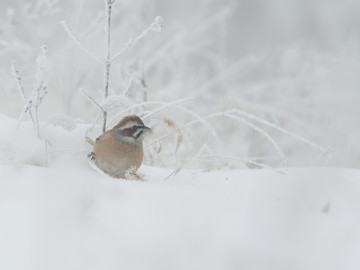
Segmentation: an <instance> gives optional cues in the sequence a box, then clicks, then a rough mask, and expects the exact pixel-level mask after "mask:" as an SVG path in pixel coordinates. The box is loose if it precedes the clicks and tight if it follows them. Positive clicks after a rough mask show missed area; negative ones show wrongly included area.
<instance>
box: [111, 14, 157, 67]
mask: <svg viewBox="0 0 360 270" xmlns="http://www.w3.org/2000/svg"><path fill="white" fill-rule="evenodd" d="M162 21H163V19H162V17H160V16H157V17H155V19H154V21H153V22H152V23H151V24H150V26H149V27H148V28H146V29H145V30H144V31H142V32H141V33H140V35H138V36H137V37H135V38H131V39H129V41H128V42H126V43H125V45H124V46H123V47H122V48H121V49H120V50H119V51H118V52H117V53H116V54H115V55H114V56H113V57H112V58H111V60H110V61H111V62H113V61H115V60H116V59H118V58H119V57H120V56H121V55H122V54H123V53H124V52H126V51H127V50H128V49H129V48H130V47H131V46H135V45H136V44H138V43H139V42H140V41H141V40H143V39H144V38H145V37H146V36H147V35H148V34H149V32H151V31H153V32H160V31H161V30H162V27H163V26H162Z"/></svg>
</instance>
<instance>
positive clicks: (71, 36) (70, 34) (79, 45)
mask: <svg viewBox="0 0 360 270" xmlns="http://www.w3.org/2000/svg"><path fill="white" fill-rule="evenodd" d="M60 23H61V25H62V26H63V27H64V29H65V31H66V33H67V34H68V35H69V37H70V38H71V39H72V40H73V41H74V43H75V44H76V45H77V46H78V47H79V48H80V49H81V50H83V51H84V52H85V53H87V54H88V55H89V56H90V57H92V58H93V59H95V60H96V61H98V62H100V63H103V61H102V60H101V59H100V58H98V57H97V56H96V55H94V54H93V53H91V52H90V51H89V50H88V49H87V48H86V47H85V46H84V45H83V44H82V43H81V41H80V40H79V39H78V38H77V37H76V36H75V34H74V33H73V31H72V30H71V29H70V28H69V26H68V25H67V23H66V21H61V22H60Z"/></svg>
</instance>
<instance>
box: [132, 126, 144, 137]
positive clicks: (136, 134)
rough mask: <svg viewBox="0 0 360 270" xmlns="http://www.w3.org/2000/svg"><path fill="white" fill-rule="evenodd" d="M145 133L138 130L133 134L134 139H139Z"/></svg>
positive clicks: (140, 129)
mask: <svg viewBox="0 0 360 270" xmlns="http://www.w3.org/2000/svg"><path fill="white" fill-rule="evenodd" d="M142 132H143V131H142V128H138V129H137V130H136V131H135V132H134V133H133V135H132V136H133V138H136V139H137V138H138V137H139V135H140V133H142Z"/></svg>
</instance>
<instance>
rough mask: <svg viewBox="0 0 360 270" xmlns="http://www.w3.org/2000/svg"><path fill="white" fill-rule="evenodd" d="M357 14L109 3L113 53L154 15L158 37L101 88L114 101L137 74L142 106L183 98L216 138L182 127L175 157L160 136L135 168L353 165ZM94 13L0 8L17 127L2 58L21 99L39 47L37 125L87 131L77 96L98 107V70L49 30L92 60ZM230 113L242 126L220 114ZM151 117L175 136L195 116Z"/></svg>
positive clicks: (126, 103)
mask: <svg viewBox="0 0 360 270" xmlns="http://www.w3.org/2000/svg"><path fill="white" fill-rule="evenodd" d="M358 14H360V3H359V2H357V1H353V0H343V1H335V0H330V1H325V0H316V1H311V0H272V1H268V0H233V1H232V0H199V1H190V0H184V1H169V0H151V1H150V0H147V1H144V0H133V1H127V0H123V1H120V0H119V1H118V2H117V4H116V8H115V10H114V12H113V21H112V45H111V49H112V51H113V52H114V53H115V52H116V51H118V50H119V49H120V48H121V47H122V46H123V45H124V44H125V43H126V42H127V41H128V40H129V38H132V37H135V36H137V35H138V34H139V33H140V32H141V31H142V30H143V29H145V28H146V27H148V26H149V24H150V23H151V22H152V21H153V19H154V18H155V17H156V16H158V15H159V16H162V17H163V19H164V22H163V24H164V29H163V31H162V32H160V33H152V34H151V35H149V36H148V37H147V38H146V39H145V40H143V41H142V42H141V43H140V44H139V45H137V46H135V47H133V48H131V49H129V50H128V51H127V53H126V54H125V55H124V56H122V57H120V58H119V60H118V61H116V62H115V63H114V64H113V65H112V69H111V75H110V77H111V78H110V80H111V81H110V88H111V89H110V90H111V93H113V94H121V93H122V92H123V91H124V90H125V89H126V86H127V85H128V82H129V80H130V79H131V78H139V76H140V77H141V78H144V79H145V83H146V86H147V89H148V97H147V98H148V101H161V102H169V103H171V102H174V101H177V100H179V99H183V98H194V100H191V101H187V102H184V103H182V104H181V106H183V107H184V108H186V109H188V110H190V111H192V112H195V113H196V114H198V115H200V116H209V115H211V114H214V113H219V112H220V113H219V114H218V117H211V118H208V119H207V120H208V121H209V123H210V124H211V125H212V126H213V127H214V130H215V132H216V136H213V132H212V130H211V128H209V126H207V125H190V126H187V127H186V128H183V129H182V131H181V132H182V135H183V136H184V142H183V143H182V145H181V147H180V148H179V151H178V153H177V156H176V157H174V148H175V146H174V138H169V142H168V144H165V143H164V145H162V147H161V151H160V153H159V154H156V152H159V149H160V145H153V146H152V147H149V151H148V153H150V154H151V155H152V156H149V157H148V159H147V161H146V163H147V164H151V165H158V166H159V165H165V166H183V167H185V166H189V164H190V163H191V165H192V166H193V167H214V166H222V165H223V166H228V167H237V165H238V164H237V163H236V162H235V161H236V158H235V157H241V158H245V159H247V160H252V161H257V162H261V163H264V164H268V165H271V166H280V165H285V166H336V167H357V168H359V164H360V163H359V161H360V143H359V139H358V138H359V137H360V125H359V124H358V119H357V116H358V115H360V106H359V102H360V92H359V86H360V76H359V71H360V61H359V60H360V53H359V45H360V28H359V27H358V26H359V23H360V18H359V16H358ZM103 16H104V3H103V1H100V0H92V1H89V0H87V1H85V0H78V1H70V0H61V1H56V0H39V1H32V2H29V1H22V0H16V1H13V0H3V1H1V2H0V112H1V113H5V114H7V115H9V116H11V117H13V118H18V117H19V115H20V112H21V110H22V107H23V103H22V101H21V98H20V95H19V91H18V90H17V84H16V80H15V78H14V76H13V75H12V73H11V63H12V61H13V60H15V61H16V65H17V67H18V68H19V70H20V71H21V73H22V74H23V83H24V86H25V91H26V92H27V93H28V95H30V93H31V91H32V88H33V85H34V81H35V72H36V57H37V56H38V55H39V53H40V48H41V46H42V44H46V46H47V48H48V55H49V68H48V70H47V78H48V95H47V96H46V98H45V100H44V102H43V104H42V105H41V107H40V109H39V117H40V120H41V121H43V122H42V128H44V127H45V126H46V124H47V123H51V122H53V123H54V122H56V121H59V120H56V119H68V120H66V121H70V122H71V120H69V119H81V121H85V122H88V123H92V122H93V121H94V120H95V118H96V115H97V113H98V109H97V108H96V107H95V106H94V105H93V104H91V103H89V102H88V100H86V99H85V98H84V96H82V95H81V94H80V93H79V91H78V89H79V88H83V89H84V90H85V91H86V92H87V93H89V94H90V95H91V96H93V97H94V99H96V100H99V101H101V98H102V94H101V93H100V91H99V89H101V88H102V87H103V67H102V66H101V65H100V64H99V63H98V62H96V61H94V60H93V59H92V58H91V57H89V56H88V55H87V54H85V53H84V52H83V51H82V50H81V49H79V48H78V47H77V46H76V45H75V44H74V42H73V41H72V40H71V39H70V38H69V36H68V35H67V33H66V32H65V31H64V29H63V27H62V26H61V24H60V21H63V20H66V22H67V24H68V25H69V27H70V28H71V29H72V30H73V32H74V33H75V34H76V35H77V36H78V37H79V38H80V39H81V41H82V42H83V44H84V45H85V46H86V47H87V48H88V49H89V50H90V51H92V52H93V53H94V54H95V55H96V56H98V57H102V58H103V57H104V24H103V20H104V17H103ZM142 87H143V85H142V84H141V82H139V81H136V80H135V82H134V83H133V84H132V86H131V89H130V91H129V98H127V99H124V100H123V104H120V106H119V108H118V111H120V112H121V111H122V110H123V109H126V108H128V107H130V106H131V105H133V104H136V103H139V102H141V101H143V96H142V95H139V93H142V91H141V88H142ZM156 108H157V107H156V106H155V107H151V108H150V109H151V110H153V109H156ZM232 109H237V110H240V111H241V112H246V113H247V114H250V117H249V115H245V114H242V115H239V114H237V116H236V117H237V118H236V119H234V115H232V117H224V115H222V114H221V112H223V111H227V110H232ZM135 112H139V111H135ZM127 113H129V112H127ZM65 115H66V116H70V118H66V117H65ZM114 115H116V112H113V113H112V115H110V118H111V117H112V116H114ZM155 116H157V117H160V118H161V117H163V116H167V117H168V118H170V119H172V120H173V121H174V122H175V123H176V124H177V125H178V126H179V127H182V126H184V125H186V124H187V123H190V122H191V121H193V120H194V119H196V118H194V114H190V113H188V112H187V111H184V109H179V108H178V107H176V106H170V107H169V108H167V109H164V110H161V111H159V112H158V113H156V115H155ZM255 116H256V117H257V118H255ZM259 119H262V120H265V121H268V122H269V123H272V124H273V125H276V127H277V128H274V127H273V126H271V125H269V124H267V123H268V122H264V121H262V122H261V121H259ZM27 120H28V119H27ZM61 121H62V122H64V121H63V120H61ZM148 122H151V123H150V124H149V125H150V126H152V127H154V129H155V132H154V138H156V137H157V136H158V137H161V135H163V134H166V131H164V129H165V127H164V126H163V125H160V124H159V122H158V121H157V120H156V119H155V118H153V119H149V121H148ZM99 124H100V123H99ZM114 124H115V123H109V126H111V125H114ZM280 128H284V129H286V130H287V131H289V132H283V131H282V130H280ZM20 129H21V126H20ZM290 132H291V133H290ZM299 137H301V139H299ZM269 138H270V139H269ZM272 139H273V141H274V142H272V141H271V140H272ZM305 140H306V141H305ZM308 142H311V144H309V143H308ZM149 143H151V139H150V141H149ZM274 146H277V147H278V148H279V149H278V150H280V152H282V153H283V154H284V156H285V157H286V158H285V159H284V157H282V156H281V154H280V155H279V151H277V149H276V147H274ZM155 155H156V156H155ZM194 156H195V157H198V158H197V159H196V163H194V162H193V160H192V159H191V158H192V157H194ZM202 161H204V162H202ZM213 161H214V163H212V162H213ZM207 162H210V163H207Z"/></svg>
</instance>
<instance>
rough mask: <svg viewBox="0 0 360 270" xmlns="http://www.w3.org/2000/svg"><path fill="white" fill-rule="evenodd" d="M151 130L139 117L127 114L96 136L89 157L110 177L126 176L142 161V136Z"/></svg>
mask: <svg viewBox="0 0 360 270" xmlns="http://www.w3.org/2000/svg"><path fill="white" fill-rule="evenodd" d="M149 131H151V128H148V127H147V126H145V125H144V123H143V121H142V120H141V119H140V117H138V116H136V115H129V116H126V117H124V118H123V119H122V120H121V121H120V122H119V124H117V125H116V126H115V127H113V128H112V129H110V130H108V131H106V132H105V133H104V134H102V135H101V136H100V137H98V138H97V139H96V141H95V144H94V149H93V152H92V153H91V154H90V155H89V158H90V159H91V160H92V161H93V162H94V163H95V165H96V166H97V167H98V168H100V169H101V170H102V171H104V172H105V173H107V174H109V175H110V176H112V177H117V178H126V175H127V173H129V172H131V173H134V172H135V171H136V170H137V169H138V168H139V167H140V166H141V163H142V161H143V144H142V141H143V138H144V135H145V134H146V133H148V132H149Z"/></svg>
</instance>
